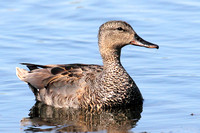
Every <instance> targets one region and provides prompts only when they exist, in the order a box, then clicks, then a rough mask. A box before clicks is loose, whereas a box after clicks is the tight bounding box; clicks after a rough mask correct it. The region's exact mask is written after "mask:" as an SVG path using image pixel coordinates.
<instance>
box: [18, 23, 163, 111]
mask: <svg viewBox="0 0 200 133" xmlns="http://www.w3.org/2000/svg"><path fill="white" fill-rule="evenodd" d="M126 45H135V46H140V47H146V48H156V49H158V48H159V46H158V45H157V44H153V43H150V42H148V41H145V40H144V39H142V38H141V37H140V36H139V35H138V34H137V33H136V32H135V31H134V30H133V28H132V27H131V25H130V24H128V23H127V22H125V21H116V20H114V21H108V22H105V23H104V24H102V25H101V26H100V28H99V32H98V46H99V51H100V54H101V57H102V60H103V65H95V64H77V63H76V64H58V65H38V64H31V63H21V64H22V65H26V66H27V67H28V69H29V71H28V70H26V69H22V68H19V67H16V75H17V77H18V78H19V79H20V80H22V81H24V82H26V83H27V84H28V86H29V87H30V88H31V90H32V92H33V94H34V95H35V99H36V101H38V102H42V103H44V104H46V105H50V106H53V107H55V108H76V109H79V108H82V109H90V110H100V109H107V108H115V107H120V108H123V107H131V106H137V105H141V104H142V103H143V96H142V94H141V92H140V90H139V88H138V87H137V85H136V83H135V82H134V80H133V79H132V78H131V76H130V75H129V74H128V73H127V71H126V70H125V69H124V67H123V66H122V64H121V61H120V55H121V49H122V48H123V47H124V46H126Z"/></svg>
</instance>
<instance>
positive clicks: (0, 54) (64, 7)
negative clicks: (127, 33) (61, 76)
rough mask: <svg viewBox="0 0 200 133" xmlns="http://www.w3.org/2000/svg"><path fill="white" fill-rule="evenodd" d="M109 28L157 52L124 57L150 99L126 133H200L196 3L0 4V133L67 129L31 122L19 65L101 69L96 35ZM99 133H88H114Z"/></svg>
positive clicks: (199, 13) (127, 50) (129, 49)
mask: <svg viewBox="0 0 200 133" xmlns="http://www.w3.org/2000/svg"><path fill="white" fill-rule="evenodd" d="M109 20H123V21H127V22H128V23H129V24H130V25H132V27H133V29H134V30H135V31H136V32H137V34H138V35H140V36H141V37H142V38H143V39H145V40H147V41H149V42H152V43H156V44H158V45H159V46H160V49H158V50H155V49H146V48H142V47H135V46H126V47H124V48H123V49H122V57H121V58H122V59H121V61H122V64H123V66H124V67H125V68H126V70H127V71H128V73H129V74H130V75H131V77H132V78H133V79H134V80H135V82H136V84H137V85H138V87H139V88H140V91H141V92H142V94H143V97H144V99H145V100H144V105H143V112H142V113H141V118H138V119H137V121H136V122H135V123H134V124H133V123H132V124H130V123H129V126H130V127H129V128H127V129H125V130H124V132H134V133H141V132H147V133H150V132H151V133H157V132H158V133H161V132H162V133H169V132H170V133H172V132H176V133H177V132H180V133H188V132H192V133H196V132H199V131H200V106H199V104H200V100H199V97H200V69H199V68H200V65H199V64H200V52H199V51H200V47H199V44H200V1H199V0H176V1H174V0H157V1H155V0H142V1H133V0H118V1H115V0H107V1H89V0H69V1H66V0H60V1H48V0H43V1H41V0H29V1H26V0H18V1H16V0H10V1H0V65H1V66H0V73H1V74H0V75H1V76H0V132H2V133H3V132H10V133H11V132H50V131H52V132H58V129H59V128H60V127H62V126H63V123H62V124H57V125H56V124H52V125H51V124H49V125H48V124H46V123H44V124H38V123H39V122H37V124H33V122H32V121H30V120H29V119H30V114H29V113H30V111H29V110H30V109H31V108H32V106H33V105H34V104H35V100H34V96H33V94H32V92H31V91H30V89H29V88H28V86H27V85H26V84H25V83H23V82H21V81H20V80H19V79H18V78H17V77H16V75H15V67H22V68H25V67H24V66H21V65H20V64H19V63H20V62H29V63H35V64H69V63H88V64H102V61H101V57H100V54H99V51H98V45H97V42H98V39H97V34H98V29H99V26H100V25H101V24H103V23H104V22H106V21H109ZM129 113H130V112H129ZM109 114H110V113H109ZM111 114H112V113H111ZM125 114H126V115H127V112H125ZM94 116H95V115H94ZM109 118H110V117H109ZM111 118H112V117H111ZM24 119H28V120H27V121H26V124H24ZM131 119H133V118H130V119H129V120H131ZM77 121H78V120H77ZM99 121H102V120H99ZM119 121H120V123H123V121H124V120H123V119H121V120H119ZM118 124H119V123H118ZM72 125H73V124H72ZM83 125H84V124H83ZM64 126H68V125H67V124H66V123H65V124H64ZM92 126H95V125H92ZM96 126H97V127H98V123H97V125H96ZM101 127H103V128H99V129H98V128H97V129H95V130H92V129H90V130H87V129H86V130H84V131H85V132H86V131H90V132H101V133H104V132H112V131H111V130H109V129H108V128H107V126H101ZM51 128H53V130H45V129H51ZM76 128H77V127H76ZM35 129H44V130H35ZM79 131H83V130H78V129H77V132H79ZM60 132H65V131H60ZM71 132H72V131H71Z"/></svg>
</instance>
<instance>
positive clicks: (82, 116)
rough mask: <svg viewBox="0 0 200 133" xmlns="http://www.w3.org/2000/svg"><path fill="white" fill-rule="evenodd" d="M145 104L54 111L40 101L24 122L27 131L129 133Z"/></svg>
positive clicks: (22, 122)
mask: <svg viewBox="0 0 200 133" xmlns="http://www.w3.org/2000/svg"><path fill="white" fill-rule="evenodd" d="M141 112H142V105H140V106H137V108H126V109H112V110H106V111H98V112H90V111H88V110H77V109H72V108H71V109H64V108H54V107H51V106H48V105H45V104H42V103H40V102H37V103H36V104H35V105H34V106H33V107H32V108H31V109H30V113H29V116H30V117H28V118H23V119H22V120H21V125H22V127H23V130H24V131H25V132H49V131H52V132H95V131H103V130H104V131H106V132H109V133H126V132H128V130H130V129H132V128H134V127H135V126H136V123H137V121H138V120H139V119H140V117H141V115H140V114H141Z"/></svg>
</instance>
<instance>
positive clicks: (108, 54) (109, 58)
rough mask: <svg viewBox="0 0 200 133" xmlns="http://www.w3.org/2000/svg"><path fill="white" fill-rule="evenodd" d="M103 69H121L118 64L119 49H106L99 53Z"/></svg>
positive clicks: (119, 63)
mask: <svg viewBox="0 0 200 133" xmlns="http://www.w3.org/2000/svg"><path fill="white" fill-rule="evenodd" d="M101 56H102V59H103V65H104V69H107V68H110V67H116V66H117V67H122V65H121V62H120V56H121V48H120V49H107V50H104V51H101Z"/></svg>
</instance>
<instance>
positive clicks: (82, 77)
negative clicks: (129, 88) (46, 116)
mask: <svg viewBox="0 0 200 133" xmlns="http://www.w3.org/2000/svg"><path fill="white" fill-rule="evenodd" d="M22 64H23V65H26V66H27V67H28V68H29V69H30V71H26V70H25V69H21V68H17V76H18V77H19V78H20V79H21V80H22V81H25V82H27V83H28V84H29V85H30V87H31V89H32V91H33V92H34V94H35V96H36V99H37V100H39V101H42V102H45V103H46V104H48V105H51V104H55V103H53V102H55V101H53V99H55V97H57V96H59V97H62V98H60V101H62V100H63V99H65V100H66V99H73V98H74V99H76V100H77V98H78V96H77V94H78V93H79V92H80V93H81V92H82V91H84V89H85V88H87V87H88V86H92V80H94V79H95V77H96V76H98V74H100V73H101V72H102V70H103V67H102V66H99V65H86V64H64V65H36V64H29V63H22ZM63 97H64V98H63ZM47 99H48V100H47ZM56 99H57V100H59V98H56ZM56 104H58V103H56ZM70 104H71V103H70ZM54 106H55V105H54Z"/></svg>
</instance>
